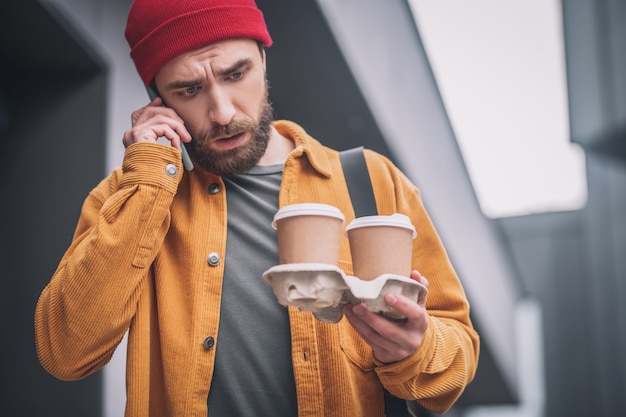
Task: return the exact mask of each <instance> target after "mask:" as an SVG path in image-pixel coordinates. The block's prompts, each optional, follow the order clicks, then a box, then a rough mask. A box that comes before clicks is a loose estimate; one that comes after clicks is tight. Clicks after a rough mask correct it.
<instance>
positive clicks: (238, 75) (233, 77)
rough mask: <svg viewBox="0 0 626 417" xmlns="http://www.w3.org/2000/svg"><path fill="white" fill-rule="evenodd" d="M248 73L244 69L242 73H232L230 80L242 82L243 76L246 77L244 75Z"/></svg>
mask: <svg viewBox="0 0 626 417" xmlns="http://www.w3.org/2000/svg"><path fill="white" fill-rule="evenodd" d="M246 72H247V70H245V69H243V70H241V71H235V72H232V73H231V74H230V75H229V76H228V78H229V79H230V80H231V81H239V80H241V79H242V78H243V76H244V75H246Z"/></svg>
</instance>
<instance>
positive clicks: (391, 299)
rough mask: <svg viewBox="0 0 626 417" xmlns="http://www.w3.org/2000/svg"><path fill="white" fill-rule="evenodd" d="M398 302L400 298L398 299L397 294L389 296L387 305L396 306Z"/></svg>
mask: <svg viewBox="0 0 626 417" xmlns="http://www.w3.org/2000/svg"><path fill="white" fill-rule="evenodd" d="M397 301H398V297H396V296H395V294H389V295H387V304H389V305H390V306H392V305H394V304H395V303H396V302H397Z"/></svg>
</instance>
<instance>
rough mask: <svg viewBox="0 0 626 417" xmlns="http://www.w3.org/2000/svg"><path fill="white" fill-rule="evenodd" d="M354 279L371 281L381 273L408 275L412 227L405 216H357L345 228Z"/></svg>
mask: <svg viewBox="0 0 626 417" xmlns="http://www.w3.org/2000/svg"><path fill="white" fill-rule="evenodd" d="M346 235H347V237H348V240H349V242H350V252H351V253H352V268H353V270H354V271H353V272H354V276H355V277H357V278H360V279H362V280H365V281H371V280H374V279H376V278H377V277H379V276H381V275H383V274H396V275H401V276H405V277H408V276H410V275H411V260H412V252H413V239H414V238H415V236H416V232H415V227H414V226H413V225H412V224H411V220H410V219H409V217H408V216H405V215H404V214H399V213H396V214H392V215H390V216H382V215H381V216H364V217H358V218H356V219H354V220H353V221H351V222H350V224H349V225H348V226H347V227H346Z"/></svg>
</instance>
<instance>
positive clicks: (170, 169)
mask: <svg viewBox="0 0 626 417" xmlns="http://www.w3.org/2000/svg"><path fill="white" fill-rule="evenodd" d="M165 173H166V174H167V175H168V176H169V177H175V176H176V174H178V168H176V165H174V164H167V166H166V167H165Z"/></svg>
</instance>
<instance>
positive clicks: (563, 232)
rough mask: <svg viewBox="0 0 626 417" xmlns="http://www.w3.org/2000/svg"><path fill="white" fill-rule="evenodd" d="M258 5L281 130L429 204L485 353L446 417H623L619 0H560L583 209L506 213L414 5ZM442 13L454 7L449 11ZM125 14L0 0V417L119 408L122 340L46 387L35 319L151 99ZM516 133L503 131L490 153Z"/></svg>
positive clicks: (122, 2) (625, 343) (623, 124)
mask: <svg viewBox="0 0 626 417" xmlns="http://www.w3.org/2000/svg"><path fill="white" fill-rule="evenodd" d="M546 1H547V0H546ZM257 3H258V4H259V6H260V7H261V9H262V10H263V11H264V13H265V16H266V20H267V22H268V25H269V29H270V33H271V34H272V37H273V39H274V42H275V44H274V46H272V47H271V48H270V49H269V51H268V77H269V80H270V83H271V91H270V98H271V100H272V102H273V103H274V106H275V109H276V111H277V115H278V117H280V118H288V119H293V120H295V121H297V122H299V123H300V124H302V125H303V126H304V127H305V128H306V129H307V130H308V131H309V132H310V133H311V134H312V135H313V136H316V137H317V138H319V139H320V140H321V141H322V142H324V143H326V144H328V145H331V146H333V147H336V148H338V149H345V148H349V147H352V146H357V145H365V146H366V147H369V148H372V149H375V150H377V151H379V152H381V153H383V154H386V155H388V156H389V157H390V158H391V159H393V160H394V161H395V162H396V163H397V164H398V165H399V166H400V167H401V168H402V169H403V170H404V171H405V172H406V173H407V175H408V176H409V177H410V178H411V179H412V180H413V181H414V182H415V183H416V184H417V185H418V187H419V188H420V189H421V190H422V192H423V196H424V201H425V204H426V206H427V208H428V209H429V212H430V213H431V215H432V217H433V220H434V222H435V224H436V226H437V228H438V230H439V231H440V233H441V236H442V239H443V240H444V243H445V244H446V246H447V248H448V251H449V253H450V256H451V258H452V261H453V263H454V264H455V266H456V268H457V270H458V272H459V275H460V276H461V279H462V280H463V282H464V285H465V287H466V290H467V293H468V297H469V299H470V302H471V303H472V314H473V320H474V322H475V324H476V327H477V328H478V330H479V332H480V334H481V336H482V341H483V350H482V352H481V362H480V366H479V371H478V374H477V377H476V380H475V381H474V382H473V383H472V384H471V385H470V386H469V387H468V389H467V391H466V392H465V393H464V394H463V396H462V398H461V399H460V401H459V403H458V404H457V405H456V406H455V407H454V408H453V410H451V411H450V412H449V413H448V415H451V416H465V417H470V416H471V417H481V416H520V417H522V416H537V417H540V416H545V417H561V416H567V417H576V416H585V417H586V416H590V415H593V416H600V417H614V416H615V417H617V416H624V415H626V395H624V394H626V359H625V355H624V353H623V352H626V215H625V214H626V49H625V48H624V45H626V25H624V24H623V22H624V21H626V3H624V2H622V1H620V0H571V1H570V0H562V1H561V2H556V4H557V5H558V10H559V13H560V18H561V26H560V28H559V33H560V34H561V35H562V36H563V38H562V39H563V46H564V50H563V51H562V53H563V57H564V67H565V72H566V74H565V75H566V90H567V114H568V120H569V121H568V135H569V137H568V140H569V141H571V143H572V144H577V145H578V146H579V147H580V149H582V150H583V151H584V167H585V173H584V174H585V177H586V179H585V181H586V184H585V187H586V190H585V191H586V200H585V201H584V204H582V205H581V206H580V207H578V208H575V209H568V210H560V211H554V210H551V211H546V212H538V211H536V212H534V213H532V214H518V215H515V216H494V215H493V213H487V214H489V215H486V214H485V210H484V204H483V207H481V204H482V202H481V201H480V200H479V198H478V197H477V192H476V188H477V187H476V181H475V179H474V178H473V177H472V176H471V173H470V170H469V169H468V168H470V167H471V165H472V162H470V161H468V160H467V155H466V153H465V152H464V150H463V149H462V146H461V145H460V144H459V140H458V139H459V138H460V137H461V136H462V134H463V132H462V131H461V129H460V128H459V126H458V125H455V124H454V118H453V117H451V111H450V110H451V103H450V102H447V101H446V97H444V95H442V91H443V85H444V84H443V83H444V81H445V80H444V79H443V78H438V76H437V75H436V74H435V72H434V70H433V68H434V65H433V64H434V60H433V58H434V52H435V51H429V50H428V48H427V47H425V42H424V40H425V39H426V38H427V36H426V26H427V24H426V23H425V22H424V21H423V20H420V19H417V22H420V21H422V22H423V23H424V26H423V27H420V24H416V20H415V19H414V17H415V15H419V12H420V4H421V5H422V6H425V4H426V2H420V1H406V0H384V1H383V0H298V1H279V0H257ZM438 3H440V4H447V7H450V12H449V13H450V15H452V14H454V13H455V12H458V10H457V9H455V8H454V5H455V2H454V1H448V2H446V1H443V0H439V1H438ZM480 3H482V4H483V5H484V4H485V2H484V1H483V2H480ZM499 3H502V2H499ZM513 3H514V2H512V3H511V5H512V7H513ZM129 5H130V0H107V1H103V0H3V1H2V2H1V3H0V139H1V143H2V151H1V152H0V158H1V159H0V162H1V164H0V173H1V174H2V175H1V180H0V196H1V201H2V204H1V205H0V207H1V210H2V212H1V213H2V221H0V231H1V233H0V273H1V274H2V277H3V282H5V283H6V288H5V289H4V290H3V291H2V292H1V293H2V295H1V296H0V308H1V309H2V310H1V313H2V315H1V317H2V323H3V326H2V328H3V330H4V336H3V338H2V342H1V343H0V392H1V393H0V395H1V399H0V415H3V416H105V417H113V416H120V415H122V413H123V407H124V389H125V388H124V345H122V346H121V347H120V349H118V352H116V355H115V356H114V358H113V360H112V362H111V363H110V364H109V365H108V366H107V367H106V368H105V369H104V370H103V371H100V372H98V373H96V374H95V375H92V376H90V377H88V378H86V379H84V380H82V381H77V382H62V381H58V380H56V379H54V378H53V377H51V376H50V375H48V374H46V373H45V371H43V369H42V368H41V366H40V365H39V363H38V360H37V357H36V354H35V348H34V337H33V312H34V307H35V304H36V302H37V298H38V296H39V293H40V292H41V290H42V289H43V287H44V286H45V285H46V283H47V282H48V280H49V278H50V276H51V275H52V273H53V272H54V270H55V268H56V265H57V263H58V261H59V259H60V257H61V256H62V254H63V252H64V250H65V249H66V247H67V246H68V244H69V242H70V240H71V236H72V233H73V229H74V226H75V223H76V220H77V217H78V214H79V210H80V206H81V204H82V201H83V199H84V197H85V196H86V194H87V193H88V192H89V190H90V189H91V188H92V187H93V186H95V185H96V184H97V182H98V181H99V180H100V179H101V178H103V177H104V176H105V175H106V174H107V173H108V172H109V171H110V170H111V169H112V168H113V167H114V166H116V165H118V164H119V163H120V162H121V159H122V154H123V146H122V144H121V138H122V135H123V132H124V131H125V130H126V129H127V128H128V127H129V126H130V113H131V112H132V111H133V110H135V109H137V108H139V107H141V106H143V105H145V104H146V102H147V97H146V94H145V91H144V89H143V86H142V85H141V82H140V80H139V77H138V76H137V75H136V73H135V70H134V66H133V64H132V62H131V60H130V58H129V56H128V47H127V45H126V42H125V40H124V37H123V30H124V25H125V17H126V13H127V11H128V7H129ZM518 6H519V4H518ZM427 16H428V15H426V14H424V15H422V19H426V18H427ZM429 16H432V15H429ZM444 16H445V15H444ZM457 18H458V16H457ZM466 19H467V20H470V19H472V17H471V15H468V16H467V17H466ZM538 19H539V17H538ZM535 23H536V22H535V21H534V20H533V19H532V18H530V19H529V20H528V22H527V25H529V26H532V25H533V24H535ZM454 29H455V27H454V26H453V25H450V26H449V30H451V31H452V30H454ZM457 30H461V29H460V28H457ZM463 30H471V27H470V29H467V28H465V29H463ZM422 35H423V36H422ZM493 36H496V35H495V34H494V35H493ZM432 45H433V44H430V46H431V47H432ZM428 52H430V53H431V55H429V53H428ZM466 60H467V61H468V62H471V61H472V55H471V53H470V54H468V56H467V57H466ZM527 64H528V65H530V64H531V62H528V63H527ZM525 65H526V64H525V63H524V62H523V61H522V62H521V63H520V64H519V66H520V67H522V68H524V66H525ZM510 99H511V100H516V99H517V97H516V96H515V95H511V97H510ZM541 102H542V100H541V96H540V95H539V97H537V103H541ZM483 116H484V112H483ZM486 120H489V115H487V118H486ZM494 121H495V120H494ZM481 123H484V122H481ZM519 127H520V126H514V125H511V126H508V127H507V128H505V129H502V130H501V131H500V134H501V136H502V138H503V141H505V140H506V138H507V137H508V136H511V135H513V134H514V132H515V131H516V130H518V129H519ZM479 129H480V126H479ZM485 130H487V126H485ZM530 139H532V138H529V140H530ZM494 152H495V150H494ZM544 165H545V164H542V163H540V162H539V161H537V164H536V165H534V164H533V163H532V162H531V163H530V165H529V166H528V167H527V169H528V170H534V171H537V170H541V169H544V168H545V167H544ZM550 168H551V169H557V170H558V169H559V168H560V167H559V165H558V164H557V163H556V162H555V163H554V164H552V166H551V167H550ZM491 175H492V176H493V177H498V176H501V172H498V171H495V172H492V173H491ZM573 180H574V178H572V181H573ZM553 191H554V193H558V191H559V190H558V189H554V190H553Z"/></svg>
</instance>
